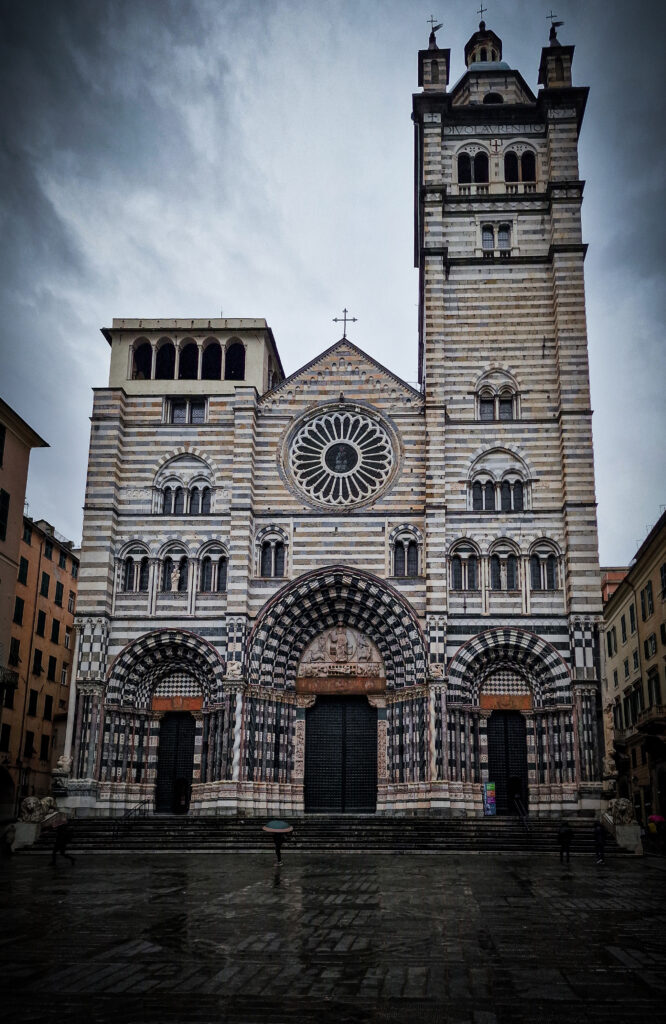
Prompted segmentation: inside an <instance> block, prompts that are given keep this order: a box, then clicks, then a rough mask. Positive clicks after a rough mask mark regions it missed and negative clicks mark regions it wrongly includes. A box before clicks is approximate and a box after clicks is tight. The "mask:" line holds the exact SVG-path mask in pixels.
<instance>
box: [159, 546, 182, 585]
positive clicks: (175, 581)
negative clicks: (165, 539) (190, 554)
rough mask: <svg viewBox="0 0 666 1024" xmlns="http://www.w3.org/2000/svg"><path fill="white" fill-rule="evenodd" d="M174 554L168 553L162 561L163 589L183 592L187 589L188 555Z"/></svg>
mask: <svg viewBox="0 0 666 1024" xmlns="http://www.w3.org/2000/svg"><path fill="white" fill-rule="evenodd" d="M172 555H173V557H172ZM172 555H167V557H166V558H165V559H164V561H163V563H162V590H163V591H164V592H168V591H172V592H174V593H175V592H178V593H181V594H182V593H185V592H186V591H187V555H180V553H179V552H175V553H172Z"/></svg>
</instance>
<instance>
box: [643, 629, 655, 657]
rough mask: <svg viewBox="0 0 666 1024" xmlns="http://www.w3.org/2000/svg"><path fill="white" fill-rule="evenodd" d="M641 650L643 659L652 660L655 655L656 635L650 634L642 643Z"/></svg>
mask: <svg viewBox="0 0 666 1024" xmlns="http://www.w3.org/2000/svg"><path fill="white" fill-rule="evenodd" d="M643 650H644V651H645V657H646V659H648V658H654V656H655V654H656V653H657V634H656V633H650V635H649V637H648V638H647V639H646V640H644V641H643Z"/></svg>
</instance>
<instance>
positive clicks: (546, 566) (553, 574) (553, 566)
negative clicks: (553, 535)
mask: <svg viewBox="0 0 666 1024" xmlns="http://www.w3.org/2000/svg"><path fill="white" fill-rule="evenodd" d="M530 581H531V585H532V590H558V589H559V581H558V566H557V556H556V555H554V554H552V553H550V554H546V553H538V554H533V555H531V556H530Z"/></svg>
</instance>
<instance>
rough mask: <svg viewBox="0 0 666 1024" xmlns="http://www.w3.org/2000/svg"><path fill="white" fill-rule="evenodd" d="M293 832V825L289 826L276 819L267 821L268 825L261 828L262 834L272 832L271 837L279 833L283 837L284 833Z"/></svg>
mask: <svg viewBox="0 0 666 1024" xmlns="http://www.w3.org/2000/svg"><path fill="white" fill-rule="evenodd" d="M293 831H294V828H293V825H289V824H287V822H286V821H280V820H279V819H277V818H274V819H273V821H269V822H268V824H266V825H264V826H263V828H262V832H272V833H273V835H276V834H279V833H282V834H283V835H284V834H285V833H286V832H293Z"/></svg>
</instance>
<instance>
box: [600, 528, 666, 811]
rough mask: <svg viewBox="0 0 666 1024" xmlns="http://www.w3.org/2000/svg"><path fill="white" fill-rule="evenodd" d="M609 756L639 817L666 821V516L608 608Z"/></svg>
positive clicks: (605, 672) (605, 698) (606, 696)
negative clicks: (657, 816) (663, 818)
mask: <svg viewBox="0 0 666 1024" xmlns="http://www.w3.org/2000/svg"><path fill="white" fill-rule="evenodd" d="M604 626H605V642H604V670H603V704H604V726H605V732H606V749H607V751H608V752H609V754H611V757H612V758H614V761H615V764H614V771H615V772H616V774H617V787H618V795H619V796H624V797H627V798H628V799H630V800H631V801H632V803H633V805H634V810H635V814H636V818H637V820H638V821H639V822H642V823H644V824H645V823H646V822H647V820H648V818H649V816H650V815H651V814H662V815H664V816H666V512H665V513H664V514H663V515H662V516H661V518H660V520H659V522H658V523H657V524H656V526H654V527H653V529H652V530H651V531H650V533H649V535H648V536H647V538H646V539H645V541H644V542H643V543H642V544H641V546H640V548H639V549H638V551H637V552H636V556H635V558H634V560H633V562H632V564H631V566H630V568H629V569H628V570H627V571H626V575H625V576H624V579H623V580H622V582H621V583H620V584H619V586H618V587H617V589H615V590H614V592H613V593H612V594H611V596H610V597H609V598H608V600H607V601H606V603H605V606H604Z"/></svg>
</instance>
